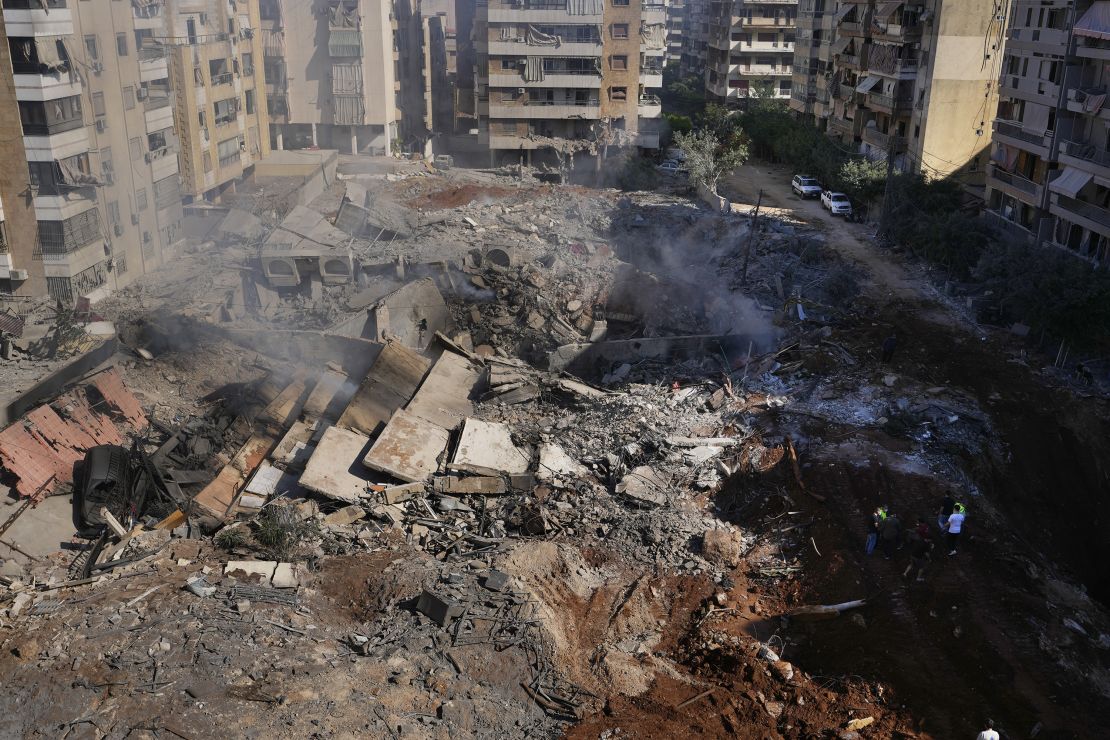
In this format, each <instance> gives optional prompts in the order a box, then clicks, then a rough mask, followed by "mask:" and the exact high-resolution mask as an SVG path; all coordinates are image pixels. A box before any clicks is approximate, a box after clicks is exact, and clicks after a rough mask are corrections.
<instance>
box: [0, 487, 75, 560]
mask: <svg viewBox="0 0 1110 740" xmlns="http://www.w3.org/2000/svg"><path fill="white" fill-rule="evenodd" d="M72 501H73V498H72V497H71V496H50V497H49V498H46V499H44V500H43V501H41V502H40V503H39V504H38V506H35V507H34V508H32V509H26V510H25V511H24V512H23V513H22V514H20V515H19V518H18V519H16V520H15V523H13V524H12V526H11V528H10V529H8V531H7V532H5V533H4V537H3V542H0V560H14V561H16V562H19V563H25V562H27V558H26V557H25V556H23V555H21V554H20V553H18V552H16V551H14V550H12V548H11V547H10V546H9V545H8V544H5V543H11V544H12V545H15V546H16V547H18V548H19V549H20V550H23V551H24V552H27V553H30V554H31V555H34V556H35V557H42V556H44V555H49V554H51V553H55V552H58V551H59V550H60V549H62V545H63V544H65V543H68V542H69V541H70V540H71V539H72V538H73V534H74V532H73V503H72ZM22 503H23V501H22V500H21V499H16V498H13V497H11V496H10V495H9V494H8V493H7V488H6V487H2V486H0V522H6V521H7V520H8V517H10V516H11V515H12V514H13V513H15V510H16V509H17V508H18V507H19V506H20V505H21V504H22Z"/></svg>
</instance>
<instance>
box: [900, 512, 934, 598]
mask: <svg viewBox="0 0 1110 740" xmlns="http://www.w3.org/2000/svg"><path fill="white" fill-rule="evenodd" d="M909 540H910V564H909V566H908V567H907V568H906V570H905V571H904V572H903V573H902V577H903V578H909V577H910V574H911V573H916V574H917V578H916V580H917V582H918V583H920V582H922V581H924V580H925V566H926V565H927V564H928V562H929V560H930V559H931V558H930V557H929V554H930V553H931V552H932V550H933V539H932V536H931V535H930V533H929V525H928V524H927V523H926V522H925V520H924V519H921V518H918V520H917V526H916V527H915V528H914V529H913V531H911V532H910V536H909Z"/></svg>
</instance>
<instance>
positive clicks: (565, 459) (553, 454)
mask: <svg viewBox="0 0 1110 740" xmlns="http://www.w3.org/2000/svg"><path fill="white" fill-rule="evenodd" d="M585 474H586V466H585V465H583V464H581V463H580V462H578V461H577V460H575V459H574V458H573V457H571V456H570V455H568V454H567V453H566V450H564V449H563V448H562V447H560V446H559V445H557V444H554V443H553V442H545V443H544V444H542V445H540V459H539V464H538V466H537V468H536V478H537V479H539V480H542V481H550V480H555V479H563V480H573V479H575V478H579V477H581V476H583V475H585Z"/></svg>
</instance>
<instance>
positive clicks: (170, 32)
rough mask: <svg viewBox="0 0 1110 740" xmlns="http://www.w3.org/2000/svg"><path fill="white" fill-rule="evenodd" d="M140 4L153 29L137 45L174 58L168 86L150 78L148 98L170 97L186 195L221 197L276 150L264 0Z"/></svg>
mask: <svg viewBox="0 0 1110 740" xmlns="http://www.w3.org/2000/svg"><path fill="white" fill-rule="evenodd" d="M135 6H136V11H135V12H136V15H137V16H141V17H142V21H141V23H142V24H143V28H144V30H147V29H148V27H149V31H150V36H147V37H145V38H144V47H143V48H141V49H140V50H139V53H140V54H150V55H155V54H156V53H158V52H162V53H164V54H165V55H166V57H167V59H168V62H169V72H170V80H171V85H170V90H165V89H162V88H160V87H153V86H152V87H150V88H149V89H148V90H147V91H145V92H144V101H145V102H146V103H147V104H159V105H165V104H166V100H165V98H166V96H170V97H171V100H170V103H171V104H172V107H173V112H174V120H175V123H176V129H177V133H178V136H179V138H180V145H179V147H178V148H177V149H178V154H177V156H178V158H179V161H180V166H181V179H182V190H183V195H184V198H185V200H186V201H193V200H210V201H211V200H216V199H217V198H218V197H219V195H220V194H221V193H222V192H224V191H225V190H227V189H228V188H234V186H235V182H236V181H238V180H240V179H241V178H242V177H243V175H244V174H245V173H248V172H249V171H250V168H251V166H252V164H253V163H254V162H255V161H257V160H259V159H261V158H262V157H265V156H266V155H267V154H269V152H270V131H269V117H268V115H267V112H266V104H265V90H264V81H263V68H262V58H263V56H262V34H261V32H260V30H259V29H260V18H259V8H258V0H181V1H179V2H172V1H168V0H135ZM147 39H150V41H149V42H148V41H147ZM147 43H149V46H147V45H146V44H147Z"/></svg>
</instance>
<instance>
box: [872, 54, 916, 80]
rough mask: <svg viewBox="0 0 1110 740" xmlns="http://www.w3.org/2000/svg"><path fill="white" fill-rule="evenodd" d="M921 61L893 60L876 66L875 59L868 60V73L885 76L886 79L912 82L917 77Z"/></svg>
mask: <svg viewBox="0 0 1110 740" xmlns="http://www.w3.org/2000/svg"><path fill="white" fill-rule="evenodd" d="M918 66H919V61H918V60H917V59H893V60H888V61H886V62H884V63H881V64H876V63H875V59H874V58H871V59H868V62H867V71H868V73H874V74H878V75H883V76H884V77H894V78H896V79H899V80H910V79H913V78H914V77H917V69H918Z"/></svg>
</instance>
